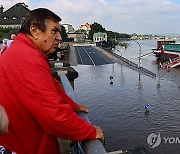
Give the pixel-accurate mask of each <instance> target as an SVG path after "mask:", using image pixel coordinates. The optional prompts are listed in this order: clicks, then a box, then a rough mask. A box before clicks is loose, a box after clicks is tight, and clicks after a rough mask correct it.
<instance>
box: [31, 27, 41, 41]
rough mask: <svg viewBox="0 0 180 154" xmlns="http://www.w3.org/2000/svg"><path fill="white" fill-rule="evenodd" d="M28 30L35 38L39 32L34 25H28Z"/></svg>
mask: <svg viewBox="0 0 180 154" xmlns="http://www.w3.org/2000/svg"><path fill="white" fill-rule="evenodd" d="M30 32H31V35H32V36H33V37H34V38H35V39H36V40H37V39H38V34H39V29H38V28H37V27H36V26H34V25H31V26H30Z"/></svg>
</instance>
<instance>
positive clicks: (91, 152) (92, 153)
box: [60, 75, 107, 154]
mask: <svg viewBox="0 0 180 154" xmlns="http://www.w3.org/2000/svg"><path fill="white" fill-rule="evenodd" d="M60 80H61V84H62V86H63V88H64V90H65V92H66V94H67V95H68V96H70V97H71V98H72V99H73V100H74V101H75V102H79V101H78V99H77V97H76V95H75V93H74V91H73V89H72V87H71V85H70V83H69V81H68V79H67V77H66V76H65V75H60ZM78 115H79V116H80V117H81V118H83V119H84V120H85V121H87V122H89V123H91V122H90V120H89V118H88V117H87V115H86V114H85V113H84V112H80V113H78ZM74 148H75V152H74V153H76V154H105V153H107V152H106V150H105V148H104V146H103V144H102V142H101V141H100V140H99V139H95V140H87V141H83V142H77V143H75V146H74Z"/></svg>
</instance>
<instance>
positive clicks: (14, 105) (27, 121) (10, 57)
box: [0, 8, 103, 154]
mask: <svg viewBox="0 0 180 154" xmlns="http://www.w3.org/2000/svg"><path fill="white" fill-rule="evenodd" d="M59 21H61V19H60V17H59V16H57V15H55V14H54V13H53V12H51V11H50V10H48V9H44V8H39V9H35V10H33V11H31V12H30V13H29V14H28V16H27V18H26V20H25V21H24V22H23V24H22V28H21V29H20V33H19V34H18V36H17V37H16V39H15V41H14V42H13V44H11V46H10V47H9V48H8V49H7V51H6V52H5V53H4V54H3V55H2V56H1V57H0V102H1V104H2V105H3V106H4V108H5V110H6V112H7V115H8V117H9V132H8V133H6V134H3V135H2V136H1V137H0V145H3V146H4V147H6V148H7V149H9V150H12V151H15V152H17V153H18V154H59V153H60V151H59V146H58V142H57V137H60V138H64V139H69V140H73V141H82V140H89V139H95V138H99V139H103V132H102V129H101V128H100V127H97V126H92V125H91V124H89V123H87V122H86V121H84V120H83V119H81V118H80V117H79V116H77V114H76V113H75V112H79V111H84V112H88V110H87V108H86V107H85V106H83V105H78V104H77V103H76V102H74V101H73V100H72V99H71V98H70V97H68V96H67V95H66V94H65V92H64V91H63V90H62V88H61V87H60V85H59V83H58V82H57V81H56V80H55V79H54V78H53V76H52V73H51V68H50V64H49V61H48V56H49V55H50V54H52V53H54V52H55V50H56V48H57V47H58V44H59V41H61V40H62V38H61V35H60V31H61V29H60V25H59Z"/></svg>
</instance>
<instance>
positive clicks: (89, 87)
mask: <svg viewBox="0 0 180 154" xmlns="http://www.w3.org/2000/svg"><path fill="white" fill-rule="evenodd" d="M146 42H147V43H146ZM140 43H141V44H143V45H144V46H145V47H146V48H145V47H144V46H143V45H141V46H142V52H144V53H146V52H149V49H151V48H154V46H153V45H152V44H153V41H141V42H140ZM154 43H155V41H154ZM129 44H131V45H132V48H133V50H132V49H131V46H130V45H129V47H128V48H127V49H126V51H125V52H126V53H122V54H124V55H126V58H127V57H128V54H129V57H130V58H129V59H131V60H134V62H135V60H136V63H137V62H138V60H137V55H138V46H137V44H136V43H134V44H133V43H132V42H130V43H129ZM151 45H152V46H151ZM155 45H156V44H155ZM135 46H136V47H135ZM144 48H145V50H143V49H144ZM148 48H149V49H148ZM136 51H137V52H136ZM132 52H133V53H132ZM135 53H136V54H135ZM155 61H156V58H155V57H154V56H153V55H151V56H148V57H145V58H144V59H142V65H143V66H144V67H145V68H148V69H149V70H151V71H153V72H155V73H156V74H157V75H158V78H157V79H153V78H151V77H148V76H146V75H142V74H139V73H138V72H137V71H134V70H132V69H130V68H128V67H126V66H124V65H121V64H109V65H103V66H80V65H79V66H76V67H74V68H75V69H76V70H77V71H78V73H79V77H78V79H76V80H75V92H76V93H77V96H78V98H79V100H80V103H83V104H86V105H87V106H88V107H89V109H90V113H89V115H88V116H89V118H90V120H91V122H92V123H93V124H96V125H100V126H102V128H103V129H104V131H105V135H106V139H107V145H106V149H107V151H115V150H120V149H127V148H132V147H134V148H135V147H139V146H144V147H146V148H147V149H148V151H150V152H151V153H152V154H156V153H157V154H161V153H162V154H170V153H173V154H178V153H179V151H180V145H177V144H165V143H164V142H161V144H160V145H159V146H158V147H156V148H154V149H151V148H149V146H148V144H147V141H146V140H147V137H148V135H149V134H151V133H153V132H155V133H156V132H159V133H160V134H161V137H162V140H163V137H179V136H180V129H179V128H180V123H179V121H180V116H179V113H180V103H179V102H180V96H179V93H180V88H179V86H180V79H179V76H180V68H176V69H172V70H171V71H170V72H167V71H166V70H158V69H157V67H156V65H155V63H156V62H155ZM110 76H113V84H110ZM146 104H149V106H150V107H149V112H146V110H145V108H144V106H145V105H146Z"/></svg>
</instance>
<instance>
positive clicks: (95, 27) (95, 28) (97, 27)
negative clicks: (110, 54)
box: [89, 22, 131, 46]
mask: <svg viewBox="0 0 180 154" xmlns="http://www.w3.org/2000/svg"><path fill="white" fill-rule="evenodd" d="M98 32H102V33H107V37H108V40H107V42H108V43H109V44H110V45H111V46H115V45H117V44H118V42H117V40H118V39H129V38H131V35H128V34H124V33H118V32H113V31H108V30H106V29H105V28H104V27H103V26H102V25H101V24H99V23H97V22H94V23H93V24H92V25H91V30H90V32H89V39H91V40H93V34H94V33H98Z"/></svg>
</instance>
